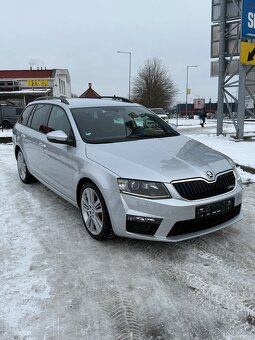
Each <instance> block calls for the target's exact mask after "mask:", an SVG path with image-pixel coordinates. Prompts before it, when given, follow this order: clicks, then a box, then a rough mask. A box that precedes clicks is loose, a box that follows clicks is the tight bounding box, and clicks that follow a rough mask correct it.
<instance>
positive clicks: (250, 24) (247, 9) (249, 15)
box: [242, 0, 255, 39]
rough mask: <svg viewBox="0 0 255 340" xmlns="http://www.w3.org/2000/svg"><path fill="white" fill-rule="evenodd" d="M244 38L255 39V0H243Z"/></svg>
mask: <svg viewBox="0 0 255 340" xmlns="http://www.w3.org/2000/svg"><path fill="white" fill-rule="evenodd" d="M242 38H244V39H255V1H254V0H243V9H242Z"/></svg>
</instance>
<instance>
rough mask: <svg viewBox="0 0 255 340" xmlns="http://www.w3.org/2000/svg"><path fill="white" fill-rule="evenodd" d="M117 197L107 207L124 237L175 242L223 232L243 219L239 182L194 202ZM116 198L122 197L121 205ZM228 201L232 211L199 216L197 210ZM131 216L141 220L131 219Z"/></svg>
mask: <svg viewBox="0 0 255 340" xmlns="http://www.w3.org/2000/svg"><path fill="white" fill-rule="evenodd" d="M114 196H115V198H116V199H115V200H114V199H113V196H111V202H114V204H113V205H112V207H108V208H109V213H110V217H111V221H112V227H113V231H114V233H115V234H116V235H118V236H121V237H128V238H136V239H143V240H151V241H165V242H175V241H181V240H186V239H189V238H193V237H196V236H201V235H205V234H208V233H211V232H214V231H217V230H220V229H223V228H225V227H227V226H230V225H232V224H233V223H236V222H237V221H239V220H241V219H242V212H241V203H242V186H241V183H239V181H238V183H237V185H236V187H235V189H234V190H232V191H231V192H228V193H226V194H222V195H218V196H214V197H210V198H206V199H200V200H194V201H188V200H185V199H181V198H171V199H162V200H151V199H144V198H139V197H135V196H131V195H126V194H119V193H118V195H117V193H116V195H114ZM117 196H118V197H120V199H119V200H118V202H117ZM229 199H230V200H232V201H233V207H231V209H230V210H228V211H223V212H222V213H220V214H219V215H217V216H213V215H212V216H209V217H206V218H203V219H200V218H199V217H198V216H196V215H197V213H196V210H197V208H198V207H201V206H203V205H206V206H208V205H213V206H214V205H215V204H216V206H217V203H218V202H219V203H221V202H225V201H226V200H229ZM130 216H131V218H130ZM132 216H134V217H135V216H137V217H139V218H138V219H135V218H134V219H132ZM139 219H140V221H139ZM132 220H133V221H132Z"/></svg>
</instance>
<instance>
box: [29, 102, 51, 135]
mask: <svg viewBox="0 0 255 340" xmlns="http://www.w3.org/2000/svg"><path fill="white" fill-rule="evenodd" d="M51 107H52V106H51V105H48V104H38V105H37V106H36V108H35V111H34V114H33V117H32V122H31V128H33V129H35V130H37V131H40V132H43V133H46V132H47V130H46V128H47V127H46V125H47V120H48V116H49V113H50V110H51Z"/></svg>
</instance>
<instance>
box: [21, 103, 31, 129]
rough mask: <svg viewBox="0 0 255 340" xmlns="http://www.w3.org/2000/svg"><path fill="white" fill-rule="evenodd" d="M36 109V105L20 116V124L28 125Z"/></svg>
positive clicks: (26, 109) (29, 107) (27, 108)
mask: <svg viewBox="0 0 255 340" xmlns="http://www.w3.org/2000/svg"><path fill="white" fill-rule="evenodd" d="M33 108H34V105H30V106H27V107H26V108H25V110H24V111H23V113H22V114H21V116H20V119H19V122H20V124H23V125H27V121H28V118H29V116H30V114H31V112H32V110H33Z"/></svg>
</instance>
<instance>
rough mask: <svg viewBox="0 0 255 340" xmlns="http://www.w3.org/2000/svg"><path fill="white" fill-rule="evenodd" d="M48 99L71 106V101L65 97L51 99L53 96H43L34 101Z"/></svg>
mask: <svg viewBox="0 0 255 340" xmlns="http://www.w3.org/2000/svg"><path fill="white" fill-rule="evenodd" d="M47 99H59V100H61V102H62V103H64V104H67V105H69V104H70V103H69V101H68V100H67V99H66V98H65V97H61V96H60V97H51V96H43V97H38V98H35V99H34V100H47Z"/></svg>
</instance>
